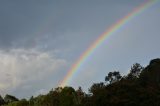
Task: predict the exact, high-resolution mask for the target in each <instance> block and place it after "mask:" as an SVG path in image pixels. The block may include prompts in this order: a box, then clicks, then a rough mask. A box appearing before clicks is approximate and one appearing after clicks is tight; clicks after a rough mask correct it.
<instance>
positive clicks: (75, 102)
mask: <svg viewBox="0 0 160 106" xmlns="http://www.w3.org/2000/svg"><path fill="white" fill-rule="evenodd" d="M106 82H107V83H106ZM4 100H5V101H6V102H7V103H9V104H6V105H5V106H160V59H154V60H152V61H151V62H150V64H149V65H148V66H147V67H145V68H143V67H142V66H141V65H140V64H138V63H136V64H134V65H133V66H132V67H131V70H130V73H129V74H128V75H127V76H124V77H121V75H120V73H119V72H118V71H114V72H109V73H108V75H107V76H106V77H105V82H100V83H94V84H93V85H92V86H91V87H90V88H89V94H86V93H84V92H83V91H82V88H81V87H79V88H78V90H75V89H74V88H72V87H64V88H62V87H58V88H55V89H54V90H53V89H52V90H51V91H50V92H49V93H48V94H46V95H39V96H37V97H33V96H32V97H31V98H30V99H29V100H28V101H27V100H25V99H22V100H20V101H18V99H16V98H15V97H14V96H11V95H6V96H5V98H4ZM4 100H3V98H2V97H1V96H0V103H4Z"/></svg>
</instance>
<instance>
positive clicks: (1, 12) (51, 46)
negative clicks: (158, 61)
mask: <svg viewBox="0 0 160 106" xmlns="http://www.w3.org/2000/svg"><path fill="white" fill-rule="evenodd" d="M145 1H146V0H1V1H0V73H1V74H0V94H1V95H4V94H6V93H9V94H12V95H15V96H17V97H19V98H22V97H27V98H28V97H31V96H32V95H38V94H40V93H45V92H48V91H49V90H50V89H51V88H55V87H57V86H58V84H59V82H60V81H61V80H62V79H63V78H64V76H65V75H66V73H67V71H68V70H69V68H70V67H71V65H72V64H73V63H74V62H75V61H76V60H77V59H78V58H79V56H80V54H81V53H83V52H84V51H85V50H86V49H87V47H88V46H89V45H91V44H92V42H93V41H95V40H96V39H97V38H98V37H99V36H100V35H101V34H102V33H103V32H104V31H105V30H106V29H107V28H109V27H110V26H111V25H112V24H114V23H115V22H116V21H118V20H119V19H121V18H122V17H124V16H125V15H127V14H128V13H130V12H131V11H132V10H133V9H134V8H136V7H137V6H139V5H141V4H142V3H144V2H145ZM159 19H160V2H157V3H156V4H154V5H152V6H151V7H149V8H147V9H146V10H145V11H144V12H142V13H141V14H140V15H138V16H136V17H134V18H133V19H132V20H131V21H129V22H128V23H127V24H126V25H125V26H124V27H123V28H121V29H120V30H119V31H118V32H117V33H115V34H113V35H111V36H110V37H108V39H106V41H105V42H104V43H103V44H102V45H101V46H100V47H99V48H98V49H97V50H96V51H95V52H94V53H93V55H92V57H91V58H89V59H88V60H87V61H86V63H85V64H84V65H83V67H81V69H80V72H78V75H76V76H74V78H73V80H72V82H71V85H72V86H73V87H75V88H77V87H78V86H82V88H83V89H84V90H85V91H87V89H88V88H89V87H90V86H91V85H92V84H93V82H100V81H104V77H105V75H107V73H108V72H109V71H114V70H119V71H120V72H121V73H122V74H123V75H124V74H127V73H128V71H129V69H130V67H131V65H132V64H134V63H135V62H138V63H140V64H142V65H144V66H145V65H147V64H148V63H149V61H150V60H151V59H153V58H159V57H160V46H159V45H160V41H159V40H160V35H159V34H160V21H159Z"/></svg>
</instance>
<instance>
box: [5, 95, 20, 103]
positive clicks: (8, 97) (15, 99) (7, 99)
mask: <svg viewBox="0 0 160 106" xmlns="http://www.w3.org/2000/svg"><path fill="white" fill-rule="evenodd" d="M4 101H5V102H6V103H10V102H14V101H18V99H17V98H16V97H15V96H12V95H8V94H7V95H6V96H5V97H4Z"/></svg>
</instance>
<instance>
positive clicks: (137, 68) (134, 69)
mask: <svg viewBox="0 0 160 106" xmlns="http://www.w3.org/2000/svg"><path fill="white" fill-rule="evenodd" d="M143 69H144V67H142V66H141V65H140V64H139V63H135V64H133V65H132V66H131V70H130V73H129V74H128V76H127V78H128V79H133V78H139V76H140V73H141V72H142V70H143Z"/></svg>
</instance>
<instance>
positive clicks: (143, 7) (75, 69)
mask: <svg viewBox="0 0 160 106" xmlns="http://www.w3.org/2000/svg"><path fill="white" fill-rule="evenodd" d="M157 1H158V0H148V1H146V2H144V3H143V4H141V5H140V6H138V7H137V8H135V9H134V10H133V11H132V12H130V13H129V14H127V15H126V16H124V17H123V18H122V19H120V20H118V21H117V22H116V23H115V24H113V25H112V26H111V27H110V28H109V29H107V30H106V31H105V32H104V33H103V34H102V35H100V36H99V37H98V38H97V39H96V40H95V41H94V42H93V43H92V44H91V45H90V46H89V47H88V49H86V51H85V52H84V53H82V54H81V55H80V57H79V58H78V60H77V61H76V62H75V63H74V64H73V65H72V66H71V68H70V69H69V70H68V73H67V74H66V76H65V77H64V79H63V80H62V81H61V82H60V84H59V86H61V87H64V86H66V85H67V84H70V82H71V80H72V77H73V76H74V75H75V73H76V72H78V71H79V69H80V67H81V66H82V65H83V64H84V63H85V61H86V60H87V58H88V57H89V56H90V55H91V54H92V53H93V52H94V51H95V50H96V48H98V47H99V46H100V45H101V44H102V43H103V42H104V41H105V40H106V39H107V37H108V36H111V35H113V33H115V32H117V31H118V30H119V29H120V28H121V27H123V26H124V25H125V24H126V23H127V22H129V21H130V20H132V19H133V18H134V17H136V16H137V15H139V14H140V13H142V12H143V11H144V10H146V9H147V8H149V7H150V6H152V5H153V4H155V3H156V2H157Z"/></svg>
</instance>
